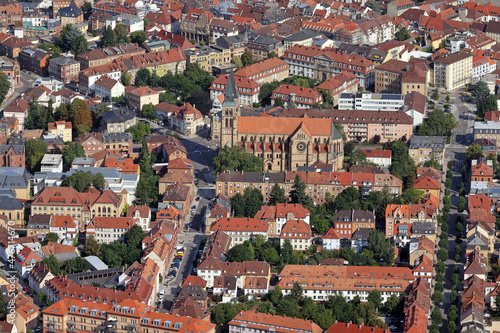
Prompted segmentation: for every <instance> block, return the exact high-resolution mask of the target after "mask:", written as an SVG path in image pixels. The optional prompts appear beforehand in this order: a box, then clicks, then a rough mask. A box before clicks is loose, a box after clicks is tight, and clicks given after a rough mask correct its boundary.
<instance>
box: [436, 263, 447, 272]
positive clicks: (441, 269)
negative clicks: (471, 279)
mask: <svg viewBox="0 0 500 333" xmlns="http://www.w3.org/2000/svg"><path fill="white" fill-rule="evenodd" d="M445 271H446V266H445V264H444V262H442V261H439V262H438V263H437V264H436V272H437V273H444V272H445Z"/></svg>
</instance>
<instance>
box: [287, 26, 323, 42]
mask: <svg viewBox="0 0 500 333" xmlns="http://www.w3.org/2000/svg"><path fill="white" fill-rule="evenodd" d="M320 36H321V34H320V33H319V32H316V31H312V30H309V29H304V30H299V31H297V32H296V33H294V34H293V35H290V36H288V37H287V38H285V42H300V41H301V40H305V39H309V38H314V37H320Z"/></svg>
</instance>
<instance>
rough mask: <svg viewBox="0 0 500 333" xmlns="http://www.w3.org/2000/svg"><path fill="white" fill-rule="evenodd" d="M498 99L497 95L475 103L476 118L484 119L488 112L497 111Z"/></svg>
mask: <svg viewBox="0 0 500 333" xmlns="http://www.w3.org/2000/svg"><path fill="white" fill-rule="evenodd" d="M497 102H498V97H497V95H490V96H488V97H487V98H485V99H481V100H479V102H478V103H477V113H476V114H477V116H478V117H479V118H484V115H485V114H486V112H488V111H498V103H497Z"/></svg>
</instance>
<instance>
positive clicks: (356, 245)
mask: <svg viewBox="0 0 500 333" xmlns="http://www.w3.org/2000/svg"><path fill="white" fill-rule="evenodd" d="M372 231H373V229H369V228H359V229H357V230H356V231H355V232H354V233H353V234H352V236H351V239H350V242H347V241H348V240H349V239H342V240H341V241H340V246H341V247H344V244H346V245H347V246H349V243H350V247H351V248H352V249H353V250H354V252H356V253H361V252H363V248H365V247H366V246H368V238H369V237H370V233H371V232H372Z"/></svg>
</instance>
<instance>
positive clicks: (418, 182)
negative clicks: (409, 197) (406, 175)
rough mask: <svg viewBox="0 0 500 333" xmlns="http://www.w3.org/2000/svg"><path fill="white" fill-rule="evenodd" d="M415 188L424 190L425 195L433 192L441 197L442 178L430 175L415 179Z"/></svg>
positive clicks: (437, 196)
mask: <svg viewBox="0 0 500 333" xmlns="http://www.w3.org/2000/svg"><path fill="white" fill-rule="evenodd" d="M413 188H415V189H417V190H420V191H422V192H423V193H424V194H425V195H427V194H432V195H433V196H435V197H436V198H440V194H441V179H433V178H431V177H429V176H426V177H419V178H417V179H415V180H414V181H413Z"/></svg>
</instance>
